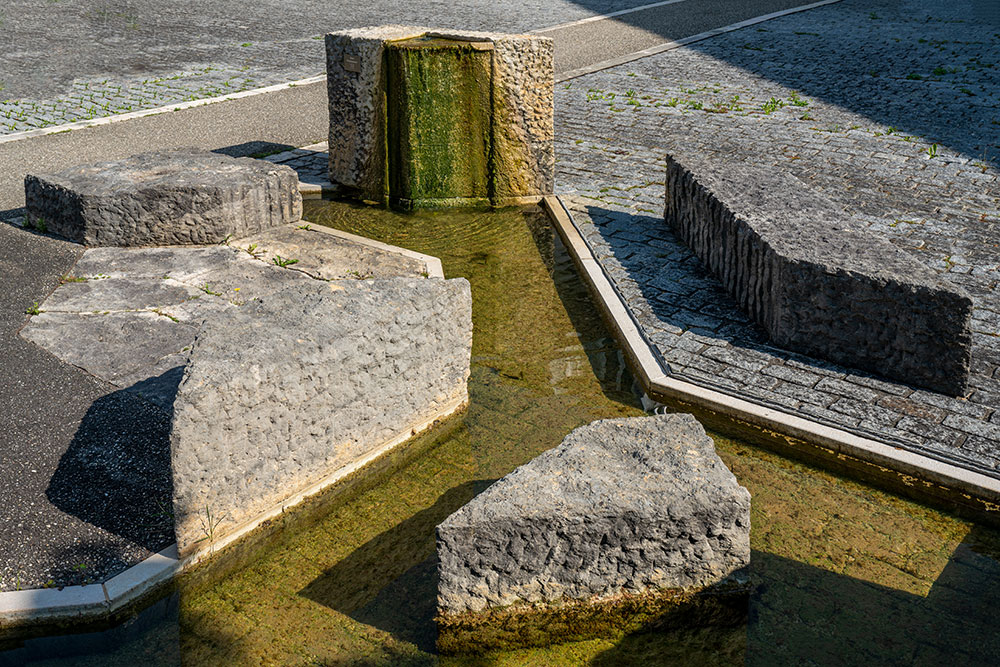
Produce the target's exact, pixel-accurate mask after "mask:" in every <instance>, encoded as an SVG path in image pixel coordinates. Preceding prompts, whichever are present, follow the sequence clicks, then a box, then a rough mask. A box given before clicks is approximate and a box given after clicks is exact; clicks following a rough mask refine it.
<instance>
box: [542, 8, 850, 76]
mask: <svg viewBox="0 0 1000 667" xmlns="http://www.w3.org/2000/svg"><path fill="white" fill-rule="evenodd" d="M840 1H841V0H821V2H814V3H812V4H809V5H801V6H799V7H791V8H789V9H783V10H781V11H778V12H771V13H770V14H764V15H763V16H757V17H754V18H752V19H747V20H745V21H740V22H739V23H732V24H730V25H727V26H723V27H721V28H714V29H712V30H708V31H706V32H700V33H698V34H697V35H691V36H690V37H684V38H682V39H678V40H676V41H670V42H664V43H663V44H657V45H656V46H651V47H649V48H648V49H643V50H642V51H635V52H633V53H626V54H625V55H622V56H618V57H616V58H611V59H609V60H604V61H601V62H599V63H594V64H592V65H587V66H585V67H579V68H577V69H573V70H569V71H567V72H563V73H562V74H559V75H557V76H556V83H562V82H563V81H569V80H570V79H575V78H577V77H581V76H584V75H586V74H593V73H594V72H600V71H601V70H605V69H610V68H612V67H618V66H619V65H624V64H625V63H630V62H633V61H636V60H640V59H642V58H648V57H649V56H655V55H656V54H658V53H663V52H665V51H672V50H673V49H677V48H680V47H682V46H685V45H687V44H693V43H695V42H700V41H702V40H705V39H709V38H710V37H717V36H719V35H723V34H725V33H727V32H733V31H734V30H740V29H742V28H746V27H748V26H752V25H757V24H758V23H763V22H764V21H770V20H771V19H776V18H780V17H782V16H788V15H789V14H796V13H798V12H804V11H806V10H808V9H815V8H817V7H823V6H825V5H832V4H834V3H837V2H840Z"/></svg>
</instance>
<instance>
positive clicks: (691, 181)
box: [665, 155, 972, 395]
mask: <svg viewBox="0 0 1000 667" xmlns="http://www.w3.org/2000/svg"><path fill="white" fill-rule="evenodd" d="M665 217H666V220H667V223H668V224H670V226H671V227H672V228H673V229H674V231H675V232H676V233H677V235H678V236H679V237H680V238H681V240H683V241H684V242H685V243H686V244H687V245H688V247H690V248H691V249H692V250H693V251H694V253H695V254H696V255H697V256H698V257H699V258H700V259H701V260H702V261H703V262H704V263H705V264H706V265H707V266H708V268H709V269H710V270H711V271H712V272H713V273H715V275H716V276H718V278H719V279H720V280H721V281H722V283H723V285H725V287H726V289H727V290H728V291H729V293H730V294H731V295H732V296H733V297H734V298H735V299H736V300H737V302H739V304H740V306H741V307H742V308H743V310H744V311H745V312H746V313H747V314H748V315H749V316H750V317H751V318H752V319H753V320H754V321H755V322H757V324H759V325H760V326H761V327H763V328H764V330H765V331H766V332H767V334H768V336H770V338H771V340H772V341H773V342H774V343H775V344H776V345H778V346H780V347H782V348H785V349H788V350H790V351H795V352H801V353H803V354H807V355H810V356H814V357H818V358H822V359H827V360H830V361H833V362H836V363H838V364H843V365H846V366H851V367H854V368H858V369H862V370H866V371H872V372H874V373H878V374H880V375H883V376H885V377H887V378H891V379H894V380H898V381H901V382H905V383H907V384H911V385H916V386H920V387H925V388H927V389H931V390H933V391H937V392H940V393H944V394H950V395H961V394H963V393H964V392H965V390H966V386H967V383H968V378H969V364H970V359H971V344H972V340H971V331H970V324H969V320H970V317H971V314H972V300H971V298H970V297H969V296H968V295H967V294H965V293H964V292H963V291H962V290H961V289H959V288H957V287H955V286H953V285H951V284H949V283H948V282H947V281H946V280H944V279H943V278H942V277H941V276H939V275H938V274H937V273H935V272H934V271H932V270H931V269H929V268H927V267H926V266H924V265H923V264H921V263H920V262H919V261H917V260H916V259H914V258H912V257H911V256H909V255H907V254H906V253H905V252H903V251H902V250H900V249H899V248H897V247H895V246H894V245H892V244H891V243H890V242H889V241H887V240H884V239H882V238H879V237H878V236H877V235H875V234H873V233H867V232H865V231H864V230H863V229H860V228H855V227H853V224H854V223H853V222H852V221H851V220H850V218H849V214H846V213H844V212H843V211H840V210H838V209H837V208H836V207H835V206H834V205H833V203H832V202H830V201H829V200H828V199H826V198H825V197H823V196H822V195H820V194H819V193H817V192H815V191H813V190H812V189H810V188H809V187H808V186H806V185H805V184H804V183H802V182H801V181H799V180H798V179H796V178H794V177H792V176H790V175H787V174H782V173H778V172H775V171H773V170H771V171H764V170H762V169H761V168H760V167H757V168H751V167H749V166H747V165H744V164H741V163H738V162H727V163H725V164H717V163H712V162H710V161H709V160H706V159H703V158H698V157H693V156H688V155H685V156H683V157H680V156H678V155H668V156H667V176H666V207H665Z"/></svg>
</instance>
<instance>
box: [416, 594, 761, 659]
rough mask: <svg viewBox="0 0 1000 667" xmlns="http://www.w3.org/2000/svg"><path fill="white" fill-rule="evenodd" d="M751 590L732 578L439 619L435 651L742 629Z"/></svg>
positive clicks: (448, 652) (459, 652) (465, 652)
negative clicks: (686, 587) (703, 584)
mask: <svg viewBox="0 0 1000 667" xmlns="http://www.w3.org/2000/svg"><path fill="white" fill-rule="evenodd" d="M749 591H750V586H749V584H748V583H747V582H745V581H744V582H737V581H735V580H734V581H727V582H725V583H722V584H719V585H717V586H714V587H711V588H707V589H702V590H699V591H695V590H680V589H678V590H661V591H650V592H647V593H643V594H641V595H627V594H623V595H618V596H616V597H613V598H607V599H595V600H564V601H562V602H560V603H553V604H533V605H514V606H511V607H506V608H503V609H487V610H484V611H482V612H469V613H464V614H457V615H453V616H438V618H437V619H436V621H437V627H438V640H437V648H438V650H439V651H440V652H441V653H443V654H445V655H477V654H483V653H489V652H492V651H498V650H511V649H518V648H526V647H538V646H549V645H551V644H565V643H569V642H579V641H586V640H590V639H596V638H602V637H603V638H608V639H613V640H615V639H620V638H622V637H624V636H627V635H630V634H635V633H639V632H668V631H673V630H678V629H685V628H687V629H699V628H709V627H716V628H731V627H736V626H740V627H743V626H745V624H746V619H747V602H748V594H749Z"/></svg>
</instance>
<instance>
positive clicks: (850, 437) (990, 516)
mask: <svg viewBox="0 0 1000 667" xmlns="http://www.w3.org/2000/svg"><path fill="white" fill-rule="evenodd" d="M838 1H839V0H838ZM543 203H544V207H545V209H546V211H547V212H548V213H549V217H550V218H551V219H552V221H553V225H554V226H555V227H556V230H557V231H558V233H559V236H560V237H561V238H562V240H563V243H564V244H565V245H566V248H567V249H568V251H569V253H570V256H571V257H572V258H573V262H574V263H575V264H576V266H577V269H578V270H579V271H580V273H581V276H582V278H583V279H584V282H585V283H586V284H587V286H588V287H589V288H590V290H591V293H592V294H593V296H594V298H595V300H596V301H597V305H598V307H599V308H600V310H601V312H602V314H603V315H604V316H605V318H606V319H607V321H608V322H609V324H610V325H611V329H612V332H613V334H614V336H615V338H617V339H618V342H619V344H620V345H621V346H622V351H623V352H624V353H625V356H626V358H627V359H628V360H629V362H630V366H631V368H632V369H633V371H634V373H635V376H636V378H637V379H638V380H639V383H640V384H641V385H642V388H643V389H644V390H645V391H646V393H647V394H649V395H650V396H652V397H653V398H660V399H664V400H667V401H670V402H673V403H680V404H683V405H684V406H685V407H686V408H688V409H690V408H694V409H696V410H698V411H699V412H700V413H701V414H699V415H698V416H699V418H700V420H702V421H704V419H701V418H702V417H703V416H706V413H707V416H708V417H709V418H710V419H709V421H713V422H715V423H714V424H712V425H713V426H716V427H719V428H721V429H722V430H729V431H733V430H736V431H739V433H740V435H741V436H742V437H744V438H748V439H751V440H755V441H758V442H762V443H764V444H769V445H772V446H773V445H778V446H779V448H781V449H784V450H785V451H794V452H801V453H803V454H805V455H806V456H807V457H808V458H810V459H813V460H815V459H819V460H821V461H825V462H834V463H836V464H838V466H837V467H845V466H846V467H848V468H849V469H851V470H853V471H855V476H857V472H859V471H860V472H861V473H862V476H863V477H865V478H869V479H874V480H875V481H876V482H882V483H883V484H886V485H888V486H890V487H892V488H896V489H899V488H905V490H906V491H907V495H911V496H915V497H917V498H919V499H925V500H926V499H930V500H939V501H940V500H944V501H945V502H946V503H947V504H948V505H956V506H957V509H971V510H972V511H973V512H974V514H975V516H976V517H977V518H980V519H982V518H986V519H987V520H990V521H993V522H998V521H1000V479H996V478H993V477H989V476H987V475H982V474H979V473H976V472H973V471H971V470H966V469H964V468H960V467H958V466H955V465H951V464H948V463H944V462H942V461H938V460H936V459H932V458H930V457H927V456H922V455H920V454H916V453H913V452H909V451H907V450H905V449H902V448H900V447H894V446H892V445H887V444H885V443H882V442H878V441H876V440H871V439H868V438H862V437H860V436H857V435H854V434H853V433H849V432H847V431H843V430H840V429H837V428H833V427H830V426H826V425H824V424H818V423H816V422H812V421H809V420H808V419H804V418H802V417H799V416H797V415H792V414H789V413H786V412H782V411H780V410H775V409H773V408H768V407H764V406H761V405H757V404H756V403H752V402H750V401H747V400H745V399H742V398H737V397H735V396H730V395H728V394H724V393H722V392H719V391H715V390H712V389H707V388H705V387H701V386H698V385H695V384H692V383H690V382H687V381H684V380H680V379H678V378H676V377H672V376H671V375H670V372H669V371H668V370H666V369H665V366H664V365H663V364H662V363H661V361H660V359H659V358H658V357H657V355H656V354H655V353H654V351H653V348H652V346H651V345H650V344H649V342H648V341H647V340H646V338H645V336H644V335H643V334H642V330H641V329H640V327H639V325H638V323H637V322H636V321H635V320H634V319H633V317H632V314H631V313H630V312H629V310H628V308H627V306H626V305H625V301H624V299H623V298H622V296H621V295H620V294H619V292H618V290H617V289H616V288H615V287H614V284H613V283H612V282H611V280H610V278H609V277H608V276H607V274H606V273H605V272H604V269H603V267H602V266H601V265H600V264H599V263H598V261H597V260H596V259H595V258H594V255H593V253H592V252H591V249H590V246H589V245H587V242H586V241H585V240H584V238H583V236H582V235H581V234H580V232H579V230H578V229H577V227H576V223H575V222H574V221H573V217H572V215H571V214H570V212H569V210H568V209H567V208H566V207H565V206H564V205H563V203H562V201H561V200H560V199H559V197H557V196H554V195H552V196H548V197H546V198H545V199H544V200H543ZM727 427H728V428H727ZM800 455H801V454H800Z"/></svg>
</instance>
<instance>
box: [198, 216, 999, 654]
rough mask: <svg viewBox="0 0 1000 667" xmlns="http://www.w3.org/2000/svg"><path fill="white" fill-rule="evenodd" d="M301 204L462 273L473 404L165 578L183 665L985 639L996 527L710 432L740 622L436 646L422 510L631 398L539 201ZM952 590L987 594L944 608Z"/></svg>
mask: <svg viewBox="0 0 1000 667" xmlns="http://www.w3.org/2000/svg"><path fill="white" fill-rule="evenodd" d="M306 218H307V219H309V220H310V221H311V222H312V223H313V224H328V225H330V226H333V227H336V228H338V229H343V230H345V231H349V232H353V233H356V234H361V235H364V236H369V237H372V238H376V239H378V240H380V241H384V242H387V243H392V244H395V245H399V246H402V247H406V248H410V249H412V250H417V251H420V252H424V253H428V254H432V255H436V256H439V257H441V259H442V261H443V264H444V269H445V273H446V275H448V276H449V277H450V276H458V275H461V276H465V277H467V278H468V279H469V281H470V282H471V284H472V289H473V304H474V305H473V322H474V339H473V373H472V377H471V378H470V381H469V391H470V399H471V401H470V406H469V409H468V412H467V413H466V414H465V415H464V416H463V417H462V418H461V419H462V424H461V425H460V426H459V427H458V428H457V429H456V430H454V431H453V432H452V433H451V434H449V435H448V436H446V437H444V438H442V439H441V440H440V441H439V442H437V443H436V444H435V445H434V446H432V447H431V448H429V449H428V450H427V451H425V452H423V453H422V454H421V455H420V456H419V458H417V459H416V460H413V461H412V463H410V464H409V465H408V466H407V467H405V468H404V469H402V470H400V471H399V472H398V473H396V474H394V475H391V476H390V477H388V478H387V479H385V480H383V481H382V483H381V484H380V485H378V486H375V487H373V488H371V489H370V490H369V491H367V492H364V493H362V494H360V495H357V496H356V497H352V498H345V499H344V501H343V502H342V503H341V504H340V505H338V507H337V508H336V509H335V510H334V511H333V512H331V513H330V514H329V516H327V517H326V519H325V520H324V521H323V522H322V523H321V524H320V525H319V526H317V528H316V529H314V530H310V531H309V532H306V533H300V534H298V535H293V536H289V537H288V538H287V539H286V540H285V541H284V543H283V544H282V545H281V546H280V547H279V548H277V549H275V550H274V551H273V552H271V553H270V554H268V555H267V556H266V557H265V558H263V559H262V560H261V561H260V562H258V563H256V564H254V565H253V566H252V567H249V568H247V569H246V570H244V571H243V572H240V573H239V574H237V575H235V576H232V577H230V578H229V579H227V580H225V581H223V582H222V583H220V584H218V585H217V586H215V587H214V588H213V589H211V590H209V591H208V592H206V593H203V594H201V595H198V596H195V597H193V598H183V597H182V617H181V618H182V627H183V634H182V646H183V654H184V657H185V662H190V663H191V664H210V663H214V662H219V661H224V662H234V663H235V662H241V661H242V662H253V663H264V664H339V663H349V664H383V663H384V664H410V663H412V664H424V663H426V664H431V663H435V662H438V661H440V662H442V663H444V664H491V665H492V664H496V665H506V664H510V665H514V664H533V665H534V664H553V665H555V664H588V663H593V664H619V665H620V664H644V665H645V664H732V663H733V662H741V661H743V660H744V659H745V660H746V661H747V662H749V663H754V664H771V663H786V664H795V663H798V662H804V661H809V660H812V661H814V662H817V663H824V662H829V661H837V660H838V656H840V658H842V659H843V661H845V662H862V661H863V662H867V663H885V662H892V661H895V660H897V659H898V658H900V657H903V656H908V657H912V658H913V659H914V660H916V661H918V662H920V661H924V662H928V663H929V662H934V661H935V660H936V658H939V657H940V658H944V657H945V656H948V659H955V658H956V657H957V658H959V659H962V660H967V661H969V662H970V663H975V662H976V661H977V660H979V659H980V657H981V656H993V657H997V656H1000V640H998V639H996V638H995V636H994V635H993V634H992V632H991V626H990V622H989V618H990V613H989V609H990V607H991V605H990V603H989V596H990V595H992V596H993V597H992V599H993V600H994V601H995V600H997V599H1000V588H998V587H1000V584H998V581H1000V577H998V576H997V575H998V574H1000V566H998V564H997V561H996V559H995V556H996V554H997V553H998V551H1000V538H998V536H997V534H996V533H995V532H994V531H991V530H987V529H984V528H980V527H975V526H971V525H970V524H969V523H967V522H965V521H962V520H959V519H956V518H953V517H950V516H948V515H943V514H940V513H938V512H935V511H933V510H930V509H927V508H925V507H923V506H920V505H918V504H915V503H912V502H908V501H905V500H901V499H899V498H897V497H895V496H892V495H888V494H884V493H881V492H879V491H876V490H873V489H871V488H869V487H866V486H864V485H862V484H858V483H855V482H851V481H847V480H843V479H840V478H837V477H836V476H834V475H832V474H827V473H825V472H822V471H817V470H815V469H812V468H809V467H807V466H805V465H802V464H799V463H796V462H792V461H788V460H785V459H782V458H781V457H779V456H776V455H774V454H771V453H768V452H765V451H762V450H760V449H757V448H755V447H752V446H749V445H745V444H743V443H739V442H733V441H730V440H726V439H724V438H719V437H716V443H717V446H718V448H719V452H720V454H721V456H722V457H723V459H724V460H725V461H726V463H727V465H729V466H730V468H731V469H732V470H733V472H734V473H735V474H736V476H737V478H738V479H739V480H740V482H741V483H742V484H743V485H745V486H747V487H748V488H749V489H750V491H751V494H752V498H753V500H752V526H753V528H752V531H751V544H752V547H753V549H754V553H753V558H752V564H751V570H752V576H753V578H754V581H755V583H756V584H757V589H756V591H755V593H754V595H753V597H752V601H751V618H750V623H749V626H748V628H746V629H743V628H739V629H737V630H736V631H733V630H718V629H713V630H704V631H698V632H684V633H673V634H663V635H657V634H646V635H634V636H631V637H625V638H622V639H621V640H620V641H610V640H592V641H588V642H578V643H574V644H566V645H560V646H551V647H547V648H544V649H531V650H520V651H511V652H508V653H499V654H493V655H490V656H488V657H485V658H447V659H441V658H438V657H437V656H435V655H434V654H433V646H434V627H433V624H432V622H431V619H432V617H433V615H434V611H435V599H434V598H435V590H434V579H433V575H434V564H433V552H434V526H435V525H436V524H437V523H438V522H440V521H441V520H443V519H444V518H445V517H446V516H447V515H448V514H450V513H451V512H452V511H454V510H455V509H457V508H458V507H459V506H461V505H462V504H463V503H464V502H466V501H467V500H468V499H469V498H471V497H472V495H473V494H474V493H475V492H477V491H478V490H481V489H482V488H484V487H485V485H487V484H488V483H489V482H490V481H491V480H493V479H496V478H498V477H500V476H502V475H504V474H506V473H507V472H509V471H510V470H512V469H513V468H514V467H516V466H517V465H519V464H521V463H524V462H526V461H528V460H530V459H531V458H532V457H534V456H535V455H537V454H538V453H540V452H541V451H544V450H545V449H548V448H550V447H552V446H555V445H556V444H558V443H559V442H560V441H561V439H562V438H563V437H564V436H565V435H566V433H568V432H569V431H570V430H571V429H572V428H574V427H576V426H579V425H581V424H584V423H588V422H589V421H592V420H594V419H598V418H602V417H620V416H628V415H638V414H641V413H640V411H639V409H638V405H637V403H636V401H635V398H634V396H633V394H632V393H631V379H630V377H629V375H628V372H627V370H626V369H625V367H624V365H623V363H622V358H621V355H620V353H619V352H618V350H617V347H616V346H615V344H614V342H613V340H612V339H611V338H610V336H609V334H608V332H607V330H606V329H605V328H604V326H603V323H602V322H601V320H600V317H599V315H598V311H597V309H596V308H595V307H594V305H593V303H592V302H591V300H590V297H589V295H588V294H587V292H586V289H585V288H584V286H583V285H582V283H581V282H580V281H579V280H578V279H577V277H576V275H575V272H574V271H573V268H572V264H571V262H570V260H569V258H568V256H567V255H566V253H565V252H564V251H563V250H562V249H561V246H560V244H559V243H558V240H556V239H554V238H553V234H552V232H551V230H550V229H549V227H548V225H547V223H546V222H545V220H544V218H543V217H542V216H540V215H537V214H528V215H527V216H524V215H522V213H521V212H520V211H516V210H508V211H500V212H496V213H463V214H455V213H449V212H426V213H419V214H414V215H406V216H401V215H399V214H394V213H389V212H387V211H383V210H380V209H370V208H362V207H357V206H352V205H346V204H339V203H329V202H309V203H307V207H306ZM970 528H971V529H972V533H971V534H970ZM990 554H992V555H990ZM952 573H955V575H957V576H954V575H953V574H952ZM967 589H971V590H972V591H978V592H979V594H980V595H982V596H986V597H985V598H983V599H980V598H979V596H976V598H970V599H968V600H967V601H966V604H965V605H964V606H961V607H960V608H958V609H956V608H955V604H956V603H957V600H958V599H960V598H961V595H962V592H963V591H965V590H967ZM977 612H978V613H977ZM987 630H990V632H987ZM977 631H978V632H977ZM973 637H975V638H976V642H978V644H979V645H978V647H976V648H975V649H974V648H973V646H974V644H973V643H971V640H972V638H973ZM974 651H975V652H974ZM907 661H909V660H908V659H907Z"/></svg>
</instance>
